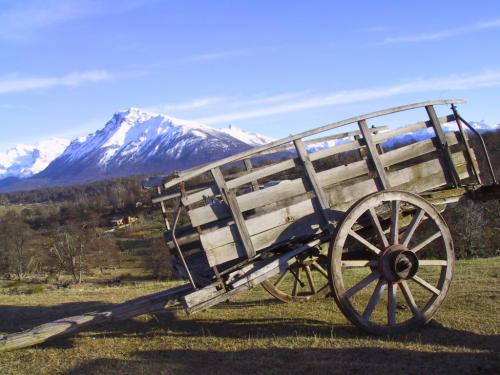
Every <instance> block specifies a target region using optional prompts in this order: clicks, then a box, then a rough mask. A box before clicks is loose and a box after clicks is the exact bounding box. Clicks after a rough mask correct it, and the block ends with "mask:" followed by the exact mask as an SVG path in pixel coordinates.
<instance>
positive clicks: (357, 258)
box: [328, 189, 454, 334]
mask: <svg viewBox="0 0 500 375" xmlns="http://www.w3.org/2000/svg"><path fill="white" fill-rule="evenodd" d="M407 213H408V214H409V215H408V216H406V214H407ZM403 214H404V215H403ZM424 221H426V222H427V223H429V224H430V228H434V229H431V230H430V232H427V231H426V230H425V231H424V229H427V228H424V225H423V223H424ZM425 227H427V226H425ZM365 232H366V234H365ZM434 232H436V233H434ZM384 237H385V240H384ZM440 238H441V239H440ZM433 241H434V242H433ZM387 245H388V246H387ZM438 246H439V252H436V254H439V255H437V256H434V255H431V253H432V254H434V252H431V249H432V250H434V248H436V250H438V249H437V247H438ZM410 251H411V252H413V254H415V255H416V258H415V255H412V254H411V253H410ZM328 256H329V261H330V264H329V269H328V275H329V277H330V280H329V281H330V283H329V284H330V286H331V288H332V293H333V296H334V297H335V298H336V302H337V304H338V306H339V308H340V310H341V311H342V312H343V313H344V314H345V315H346V317H347V318H348V319H349V320H350V321H352V322H353V323H355V324H356V325H358V326H359V327H361V328H362V329H364V330H366V331H369V332H371V333H374V334H388V333H389V334H392V333H403V332H407V331H409V330H410V329H414V328H417V327H420V326H422V325H424V324H425V322H426V321H428V320H429V319H431V318H432V316H433V315H434V314H435V312H436V311H437V309H438V308H439V306H440V305H441V304H442V303H443V300H444V297H445V295H446V294H447V292H448V289H449V285H450V281H451V276H452V273H453V269H454V267H453V266H454V254H453V241H452V237H451V233H450V230H449V228H448V226H447V225H446V222H445V221H444V219H443V217H442V216H441V215H440V212H439V211H438V209H437V208H436V207H435V206H433V205H432V204H431V203H430V202H429V201H427V200H426V199H425V198H423V197H421V196H419V195H418V194H415V193H411V192H406V191H402V190H395V189H394V190H393V189H388V190H383V191H379V192H376V193H373V194H370V195H368V196H367V197H365V198H363V199H361V200H360V201H358V202H357V203H356V204H355V205H354V206H352V207H351V208H350V209H349V210H348V211H347V213H346V215H345V216H344V218H343V220H342V222H341V223H340V225H339V226H338V227H337V231H336V236H335V237H334V239H333V243H331V244H330V250H329V255H328ZM417 260H418V263H417ZM408 266H411V268H407V267H408ZM418 266H420V268H419V267H418ZM393 268H394V269H395V270H394V273H393V271H392V269H393ZM419 270H420V271H421V272H419ZM403 271H406V272H407V273H404V272H403ZM431 271H432V272H431ZM417 272H419V273H418V276H416V275H415V274H416V273H417ZM428 274H429V276H427V275H428ZM431 274H432V275H431ZM396 277H397V278H396ZM408 280H412V282H411V283H410V281H408ZM413 282H414V283H415V284H412V283H413ZM413 285H418V286H413ZM386 288H387V291H386V290H385V289H386ZM410 288H411V290H410ZM414 288H416V289H414ZM398 289H399V290H398ZM412 293H413V294H412ZM417 296H418V298H417ZM417 303H418V304H417ZM400 304H401V305H403V304H404V307H405V308H406V312H405V313H401V311H400V310H399V309H398V306H399V305H400Z"/></svg>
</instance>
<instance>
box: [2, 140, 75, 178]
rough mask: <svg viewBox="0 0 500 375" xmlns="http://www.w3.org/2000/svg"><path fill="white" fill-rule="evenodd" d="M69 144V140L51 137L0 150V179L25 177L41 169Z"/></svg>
mask: <svg viewBox="0 0 500 375" xmlns="http://www.w3.org/2000/svg"><path fill="white" fill-rule="evenodd" d="M68 145H69V140H67V139H62V138H51V139H47V140H44V141H41V142H38V143H35V144H29V145H26V144H19V145H16V146H15V147H13V148H10V149H8V150H7V151H3V152H0V179H3V178H6V177H16V178H27V177H30V176H32V175H34V174H36V173H38V172H41V171H43V170H44V169H45V168H46V167H47V166H48V165H49V164H50V163H51V162H52V161H53V160H54V159H55V158H57V157H58V156H59V155H61V154H62V153H63V152H64V150H65V149H66V147H67V146H68Z"/></svg>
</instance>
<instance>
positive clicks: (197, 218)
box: [188, 133, 457, 226]
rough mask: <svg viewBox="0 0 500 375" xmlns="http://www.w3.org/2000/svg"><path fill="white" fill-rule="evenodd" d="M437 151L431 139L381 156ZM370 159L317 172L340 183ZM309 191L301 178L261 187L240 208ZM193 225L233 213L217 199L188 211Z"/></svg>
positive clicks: (327, 181) (397, 158) (395, 159)
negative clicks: (264, 187)
mask: <svg viewBox="0 0 500 375" xmlns="http://www.w3.org/2000/svg"><path fill="white" fill-rule="evenodd" d="M447 139H448V142H449V144H450V145H453V144H456V143H457V138H456V136H455V134H454V133H449V134H447ZM433 150H435V147H434V145H433V141H432V140H431V139H427V140H424V141H420V142H417V143H413V144H410V145H408V146H404V147H401V148H398V149H395V150H392V151H389V152H387V153H385V154H383V155H380V159H381V162H382V164H383V166H385V167H388V166H392V165H395V164H397V163H401V162H404V161H407V160H410V159H412V158H414V157H417V156H421V155H424V154H426V153H430V152H432V151H433ZM368 171H369V169H368V165H367V163H366V161H364V160H362V161H358V162H354V163H351V164H348V165H342V166H339V167H335V168H332V169H328V170H325V171H322V172H319V173H317V177H318V180H319V183H320V186H322V187H326V186H329V185H332V184H334V183H339V182H342V181H345V180H347V179H351V178H355V177H359V176H362V175H364V174H366V173H368ZM306 192H307V183H306V181H304V179H302V178H299V179H295V180H291V181H284V182H282V183H280V184H278V185H276V186H272V187H269V188H266V189H262V190H259V191H258V192H252V193H248V194H244V195H240V196H239V197H237V200H238V203H239V206H240V209H241V210H242V211H243V212H245V211H247V210H249V209H254V208H257V207H261V206H264V205H268V204H271V203H275V202H277V201H279V200H284V199H289V198H292V197H294V196H298V195H302V194H305V193H306ZM188 215H189V216H190V219H191V223H192V225H193V226H198V225H203V224H206V223H209V222H211V221H215V220H220V219H223V218H225V217H228V216H229V212H228V211H227V209H226V208H225V206H224V205H222V204H220V203H217V202H214V203H213V204H211V205H207V206H203V207H199V208H196V209H193V210H191V211H189V212H188Z"/></svg>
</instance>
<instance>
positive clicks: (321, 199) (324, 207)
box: [294, 139, 330, 225]
mask: <svg viewBox="0 0 500 375" xmlns="http://www.w3.org/2000/svg"><path fill="white" fill-rule="evenodd" d="M294 144H295V149H296V150H297V154H298V155H299V158H300V160H301V161H302V164H303V165H304V168H305V170H306V173H307V177H308V179H309V183H310V184H311V187H312V189H313V190H314V194H315V195H316V200H317V201H318V204H319V208H320V211H321V215H322V216H323V219H324V220H325V224H327V225H328V224H329V223H330V218H329V216H328V212H329V210H330V206H329V204H328V199H327V198H326V195H325V192H324V191H323V188H322V187H321V185H320V182H319V180H318V176H317V175H316V171H315V169H314V166H313V165H312V163H311V160H309V155H308V154H307V151H306V149H305V147H304V143H303V142H302V140H301V139H296V140H295V141H294Z"/></svg>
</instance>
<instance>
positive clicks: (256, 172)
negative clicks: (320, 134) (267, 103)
mask: <svg viewBox="0 0 500 375" xmlns="http://www.w3.org/2000/svg"><path fill="white" fill-rule="evenodd" d="M453 119H454V117H453V115H450V116H443V117H440V118H439V120H440V121H441V122H443V123H444V122H450V121H453ZM428 126H431V123H430V121H422V122H418V123H415V124H411V125H406V126H404V127H401V128H397V129H394V130H389V131H387V132H383V133H378V134H373V136H372V137H373V142H374V143H375V144H380V143H383V142H385V141H387V140H388V139H390V138H392V137H395V136H398V135H401V134H406V133H410V132H414V131H417V130H420V129H425V128H427V127H428ZM369 130H370V131H372V130H373V129H372V128H369ZM356 133H359V131H358V132H356ZM304 143H305V142H304ZM290 147H292V146H290ZM362 147H364V146H363V144H362V143H361V142H360V141H359V140H354V141H350V142H346V143H342V144H340V145H337V146H334V147H329V148H325V149H323V150H319V151H316V152H313V153H310V154H309V159H310V160H311V161H316V160H320V159H323V158H326V157H329V156H333V155H337V154H340V153H343V152H348V151H354V150H358V149H361V148H362ZM300 165H301V161H300V159H299V158H293V159H288V160H284V161H282V162H278V163H275V164H272V165H266V166H264V167H261V168H254V169H253V171H252V172H250V173H245V174H242V175H239V176H238V177H236V178H233V179H232V180H228V181H226V184H227V186H228V188H229V189H234V188H237V187H239V186H241V185H244V184H247V183H250V182H252V181H253V180H258V179H261V178H264V177H268V176H272V175H274V174H277V173H280V172H283V171H286V170H288V169H292V168H295V167H297V166H300ZM217 192H218V190H217V187H216V186H215V185H213V186H210V187H208V188H206V189H202V190H198V191H194V192H192V193H191V192H188V196H186V197H183V198H182V203H183V204H184V205H190V204H194V203H196V202H199V201H201V200H202V199H204V198H208V197H212V196H214V195H216V194H217Z"/></svg>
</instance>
